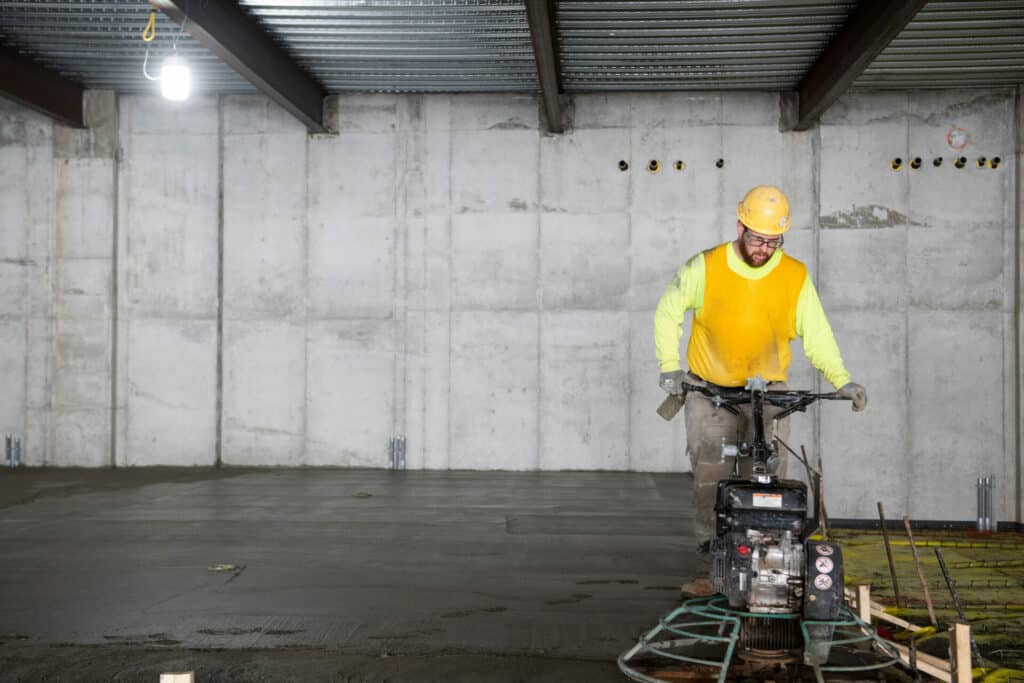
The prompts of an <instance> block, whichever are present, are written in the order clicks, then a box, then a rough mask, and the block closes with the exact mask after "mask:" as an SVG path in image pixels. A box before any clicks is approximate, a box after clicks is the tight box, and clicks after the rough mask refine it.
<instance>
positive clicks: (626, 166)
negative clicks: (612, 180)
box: [619, 159, 629, 171]
mask: <svg viewBox="0 0 1024 683" xmlns="http://www.w3.org/2000/svg"><path fill="white" fill-rule="evenodd" d="M619 170H620V171H628V170H629V164H627V163H626V160H625V159H621V160H620V161H619Z"/></svg>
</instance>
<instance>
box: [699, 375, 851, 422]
mask: <svg viewBox="0 0 1024 683" xmlns="http://www.w3.org/2000/svg"><path fill="white" fill-rule="evenodd" d="M680 386H681V387H682V389H683V391H686V392H689V391H694V392H696V393H698V394H703V395H704V396H707V397H708V398H710V399H713V400H714V401H715V403H716V404H718V405H720V406H722V407H724V408H726V409H728V410H730V411H732V412H735V409H734V408H733V407H732V406H737V405H742V404H744V403H751V402H752V401H753V400H754V398H753V397H754V392H753V391H751V390H749V389H741V388H739V387H736V388H732V387H719V386H711V385H707V384H690V383H689V382H681V383H680ZM760 393H761V400H763V401H764V402H765V403H767V404H769V405H773V406H775V407H777V408H783V409H784V410H783V411H782V413H780V414H779V415H778V416H777V417H778V418H779V419H781V418H782V417H785V416H786V415H789V414H790V413H792V412H795V411H797V410H803V409H804V408H806V407H807V406H809V405H810V404H812V403H814V402H815V401H818V400H833V401H834V400H849V399H848V398H847V397H846V396H840V395H839V392H836V391H832V392H828V393H824V394H816V393H812V392H810V391H797V390H793V389H779V390H775V391H773V390H771V389H769V390H768V391H763V392H760Z"/></svg>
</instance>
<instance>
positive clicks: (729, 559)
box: [711, 479, 807, 614]
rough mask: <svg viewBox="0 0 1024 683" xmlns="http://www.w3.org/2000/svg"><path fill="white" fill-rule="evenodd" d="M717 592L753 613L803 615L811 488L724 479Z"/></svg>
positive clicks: (718, 510)
mask: <svg viewBox="0 0 1024 683" xmlns="http://www.w3.org/2000/svg"><path fill="white" fill-rule="evenodd" d="M715 515H716V532H717V538H716V539H715V540H714V542H713V544H712V548H711V555H712V572H711V575H712V587H713V588H714V590H715V591H716V592H719V593H722V594H723V595H725V596H726V597H728V598H729V606H730V607H732V608H734V609H745V610H747V611H750V612H761V613H769V614H786V613H792V612H798V611H800V608H801V605H802V604H803V599H802V598H803V592H804V566H805V561H804V539H803V532H804V524H805V521H806V516H807V487H806V486H805V485H804V484H803V483H802V482H799V481H789V480H785V479H782V480H775V479H772V480H771V481H769V482H767V483H763V484H761V483H758V482H753V481H739V480H729V479H726V480H723V481H720V482H718V493H717V497H716V502H715Z"/></svg>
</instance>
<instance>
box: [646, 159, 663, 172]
mask: <svg viewBox="0 0 1024 683" xmlns="http://www.w3.org/2000/svg"><path fill="white" fill-rule="evenodd" d="M647 170H648V171H650V172H651V173H657V172H658V171H660V170H661V164H660V163H658V160H657V159H651V160H650V161H648V162H647Z"/></svg>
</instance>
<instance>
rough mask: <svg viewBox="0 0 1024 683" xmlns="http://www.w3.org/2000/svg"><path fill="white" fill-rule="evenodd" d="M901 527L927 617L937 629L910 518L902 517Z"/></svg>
mask: <svg viewBox="0 0 1024 683" xmlns="http://www.w3.org/2000/svg"><path fill="white" fill-rule="evenodd" d="M903 526H904V527H906V529H907V538H908V539H910V551H911V552H912V553H913V554H914V564H915V565H916V566H917V578H918V579H920V580H921V591H922V592H923V593H924V601H925V604H926V605H928V617H929V618H930V619H931V622H932V626H934V627H935V628H938V627H939V622H938V621H936V619H935V610H934V609H932V596H931V594H930V593H929V592H928V582H927V581H926V580H925V578H924V568H923V567H922V566H921V558H920V557H919V556H918V554H917V546H915V545H914V532H913V531H912V530H911V528H910V517H908V516H907V515H903Z"/></svg>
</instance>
